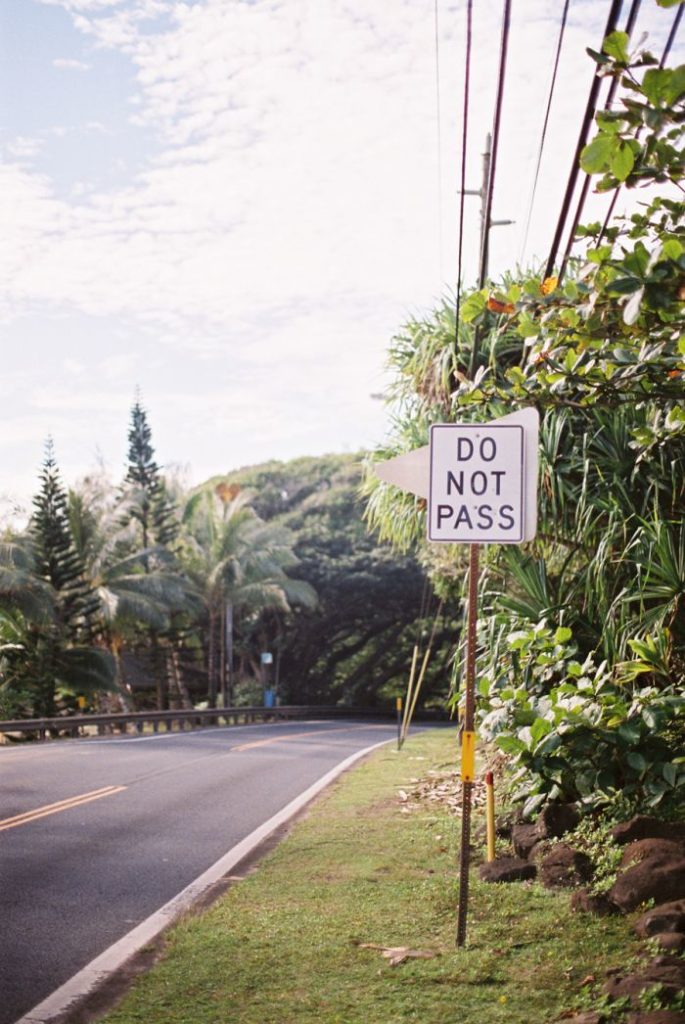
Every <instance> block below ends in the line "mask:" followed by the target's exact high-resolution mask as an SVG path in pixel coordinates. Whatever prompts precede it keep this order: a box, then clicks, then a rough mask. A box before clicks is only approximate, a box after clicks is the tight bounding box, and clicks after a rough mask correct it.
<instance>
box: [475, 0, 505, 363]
mask: <svg viewBox="0 0 685 1024" xmlns="http://www.w3.org/2000/svg"><path fill="white" fill-rule="evenodd" d="M510 21H511V0H504V9H503V13H502V34H501V38H500V51H499V71H498V75H497V93H496V96H495V115H494V118H493V122H492V148H491V153H490V164H489V170H488V181H487V187H486V189H485V202H484V204H483V231H482V233H481V251H480V267H479V272H478V287H479V288H483V287H485V281H486V279H487V274H488V254H489V239H490V224H491V221H492V197H493V195H494V191H495V173H496V170H497V150H498V147H499V132H500V123H501V120H502V102H503V99H504V79H505V76H506V70H507V51H508V47H509V27H510ZM479 341H480V338H479V331H478V329H476V330H475V331H474V332H473V344H472V345H471V359H470V362H469V377H471V379H473V377H474V374H475V372H476V362H477V358H478V345H479Z"/></svg>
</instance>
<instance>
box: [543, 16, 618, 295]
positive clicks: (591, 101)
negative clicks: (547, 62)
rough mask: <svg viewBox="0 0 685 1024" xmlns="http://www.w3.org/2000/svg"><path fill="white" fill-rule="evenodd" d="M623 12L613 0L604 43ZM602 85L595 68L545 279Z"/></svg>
mask: <svg viewBox="0 0 685 1024" xmlns="http://www.w3.org/2000/svg"><path fill="white" fill-rule="evenodd" d="M620 10H621V0H612V3H611V7H610V8H609V15H608V17H607V22H606V27H605V29H604V34H603V35H602V42H604V40H605V39H606V37H607V36H608V35H610V34H611V33H612V32H613V31H614V30H615V28H616V22H617V21H618V16H619V13H620ZM601 84H602V79H601V77H600V74H599V67H597V68H595V74H594V77H593V79H592V85H591V87H590V94H589V96H588V99H587V104H586V106H585V113H584V115H583V120H582V123H581V128H580V134H579V135H578V142H577V143H576V149H575V153H574V156H573V163H572V164H571V173H570V174H569V177H568V182H567V184H566V191H565V193H564V198H563V200H562V204H561V212H560V214H559V219H558V221H557V226H556V230H555V232H554V238H553V240H552V247H551V249H550V253H549V257H548V259H547V266H546V267H545V277H546V278H547V277H551V275H552V271H553V270H554V264H555V262H556V258H557V253H558V251H559V245H560V244H561V236H562V234H563V231H564V225H565V224H566V219H567V217H568V211H569V207H570V205H571V200H572V198H573V193H574V191H575V187H576V182H577V180H578V174H579V171H580V154H581V153H582V151H583V149H584V148H585V145H586V142H587V136H588V132H589V131H590V125H591V124H592V119H593V117H594V114H595V108H596V105H597V97H598V95H599V89H600V86H601Z"/></svg>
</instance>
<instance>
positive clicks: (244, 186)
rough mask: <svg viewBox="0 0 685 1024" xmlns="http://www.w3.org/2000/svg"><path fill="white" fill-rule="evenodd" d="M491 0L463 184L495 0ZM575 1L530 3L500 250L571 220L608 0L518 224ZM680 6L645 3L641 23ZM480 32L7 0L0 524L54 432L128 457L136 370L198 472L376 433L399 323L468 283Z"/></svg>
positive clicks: (200, 5)
mask: <svg viewBox="0 0 685 1024" xmlns="http://www.w3.org/2000/svg"><path fill="white" fill-rule="evenodd" d="M474 7H475V13H474V67H473V79H472V83H471V108H470V115H469V116H470V133H469V146H468V151H467V158H468V182H467V184H468V187H470V188H478V187H479V186H480V175H481V153H482V150H483V144H484V139H485V135H486V133H487V132H488V131H489V130H490V127H491V123H492V116H493V103H494V91H495V83H496V75H497V60H498V51H499V36H500V21H501V10H502V5H501V0H476V2H475V4H474ZM561 7H562V4H561V0H513V7H512V22H511V39H510V48H509V62H508V69H507V80H506V89H505V102H504V108H503V120H502V132H501V141H500V152H499V157H498V171H497V179H496V187H495V200H494V210H493V215H494V217H495V218H498V219H500V218H501V219H505V218H506V219H511V220H514V221H515V223H514V224H513V225H511V226H508V227H498V228H496V229H493V231H492V236H491V270H492V272H493V273H494V274H496V273H498V272H501V271H504V270H506V269H513V268H514V267H515V266H516V264H517V262H519V261H522V262H523V264H525V265H530V264H531V263H532V262H534V261H536V260H542V259H544V258H545V257H546V254H547V251H548V250H549V246H550V242H551V238H552V235H553V232H554V227H555V225H556V219H557V214H558V210H559V207H560V203H561V196H562V193H563V189H564V187H565V183H566V179H567V177H568V172H569V169H570V165H571V159H572V154H573V150H574V148H575V145H576V141H577V136H578V129H579V126H580V120H581V116H582V112H583V109H584V106H585V102H586V98H587V93H588V89H589V86H590V81H591V78H592V74H593V70H594V65H593V64H592V62H591V60H590V59H589V58H588V56H587V54H586V53H585V47H586V46H592V47H594V48H597V49H598V48H599V46H600V44H601V36H602V29H603V25H604V23H605V21H606V14H607V9H608V0H605V2H600V0H571V5H570V14H569V24H568V28H567V33H566V38H565V44H564V50H563V53H562V61H561V66H560V71H559V81H558V87H557V90H556V93H555V99H554V105H553V108H552V118H551V127H550V130H549V135H548V144H547V146H546V150H545V153H544V156H543V164H542V170H541V175H540V182H539V185H538V189H537V191H536V199H535V204H534V207H533V214H532V221H531V226H530V230H529V232H528V237H527V241H526V242H525V245H524V236H525V225H526V221H527V215H528V205H529V201H530V195H531V187H532V180H533V174H534V168H535V161H536V158H537V152H538V146H539V139H540V131H541V127H542V119H543V116H544V107H545V103H546V98H547V90H548V87H549V81H550V76H551V69H552V62H553V55H554V47H555V45H556V38H557V32H558V23H559V18H560V13H561ZM624 7H627V3H626V4H624ZM672 18H673V12H672V11H665V10H662V9H661V8H659V7H657V5H656V3H655V0H645V2H644V3H643V11H642V13H641V15H640V19H639V21H638V25H637V27H636V30H635V35H634V37H633V38H634V39H637V38H638V37H640V36H642V35H643V33H645V32H646V33H648V41H647V45H648V47H649V48H650V49H653V50H654V52H657V53H660V52H661V49H662V48H663V43H664V40H665V38H666V35H667V33H668V30H669V28H670V24H671V22H672ZM464 38H465V0H437V2H436V0H2V4H1V5H0V347H1V352H2V363H1V365H2V374H1V375H0V398H1V400H2V406H1V408H2V414H1V416H2V430H1V431H0V521H2V519H3V517H5V518H6V517H7V516H9V515H10V514H12V511H13V510H14V509H15V508H17V507H18V508H20V509H21V508H22V507H24V508H25V507H26V505H27V502H28V500H29V497H30V495H31V494H32V493H33V492H34V491H35V489H36V480H37V474H38V471H39V468H40V463H41V461H42V457H43V447H44V442H45V439H46V437H47V436H48V435H51V436H52V437H53V439H54V443H55V448H56V455H57V461H58V464H59V466H60V469H61V471H62V475H63V478H64V479H65V481H66V482H67V483H68V484H69V485H73V484H75V483H76V482H77V481H78V480H79V478H81V477H83V476H84V475H85V474H87V473H89V472H92V471H93V470H94V469H96V468H97V467H101V466H104V467H105V468H106V470H107V471H108V472H109V474H110V475H111V477H112V479H114V480H117V479H120V478H121V476H122V474H123V470H124V463H125V457H126V434H127V429H128V422H129V416H130V409H131V406H132V404H133V401H134V399H135V395H136V391H137V389H139V391H140V395H141V398H142V402H143V404H144V406H145V407H146V409H147V411H148V415H149V421H150V424H151V427H152V431H153V440H154V445H155V448H156V454H157V459H158V461H159V462H160V463H161V464H163V465H164V466H165V467H167V468H169V469H173V470H174V471H176V472H180V473H181V474H182V476H183V478H184V479H185V480H187V481H188V482H189V483H197V482H200V481H202V480H203V479H205V478H207V477H208V476H210V475H214V474H218V473H222V472H227V471H229V470H231V469H234V468H237V467H240V466H245V465H250V464H254V463H258V462H262V461H266V460H268V459H272V458H273V459H289V458H293V457H296V456H300V455H318V454H323V453H325V452H345V451H357V450H359V449H361V448H365V447H371V446H374V445H375V444H378V443H381V442H382V440H383V437H384V436H385V434H386V431H387V427H388V421H387V417H388V412H387V409H386V408H385V407H384V405H383V403H382V402H380V401H378V400H377V399H376V398H374V397H373V396H374V395H377V394H378V393H379V392H380V391H382V389H383V386H384V381H385V372H386V371H385V361H386V352H387V348H388V344H389V342H390V339H391V338H392V336H393V334H394V333H395V332H396V331H398V329H399V328H400V327H401V325H402V323H403V322H404V321H405V320H406V319H408V318H409V317H410V316H413V315H417V314H422V313H424V312H426V311H427V310H430V309H431V308H432V307H433V306H434V305H436V304H437V303H438V302H439V301H440V299H441V297H442V296H443V295H445V294H447V293H448V292H450V291H451V290H453V289H454V286H455V280H456V233H457V222H458V221H457V207H458V203H457V199H458V197H457V189H458V180H459V166H460V146H461V135H462V113H461V110H462V91H463V73H464ZM676 56H678V51H677V50H676ZM478 215H479V204H478V199H477V198H475V197H468V198H467V199H466V219H465V263H464V270H465V280H466V281H467V283H473V281H474V279H475V272H476V260H477V250H478V230H479V227H478Z"/></svg>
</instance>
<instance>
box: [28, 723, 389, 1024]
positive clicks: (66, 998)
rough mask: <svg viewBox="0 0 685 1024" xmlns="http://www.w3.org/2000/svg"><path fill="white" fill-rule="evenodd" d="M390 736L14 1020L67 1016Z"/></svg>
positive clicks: (348, 761)
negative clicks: (315, 798)
mask: <svg viewBox="0 0 685 1024" xmlns="http://www.w3.org/2000/svg"><path fill="white" fill-rule="evenodd" d="M391 742H393V741H392V740H383V741H381V742H380V743H374V744H372V745H371V746H370V747H364V749H363V750H358V751H356V753H354V754H351V755H350V756H349V757H347V758H345V760H344V761H341V762H340V764H338V765H336V766H335V768H331V770H330V771H328V772H326V774H325V775H323V776H322V777H321V778H320V779H319V780H318V781H317V782H315V783H314V784H313V785H311V786H310V787H309V788H308V789H306V790H305V791H304V792H303V793H300V795H299V796H297V797H295V799H294V800H291V801H290V803H289V804H286V806H285V807H284V808H283V809H282V810H280V811H278V813H277V814H274V815H273V817H272V818H269V820H268V821H265V822H264V824H263V825H260V826H259V828H256V829H255V830H254V832H251V833H250V835H249V836H246V837H245V839H243V840H241V842H239V843H238V844H237V845H236V846H234V847H233V848H232V849H231V850H229V851H228V853H225V854H224V856H223V857H220V858H219V860H217V861H216V862H215V863H214V864H212V866H211V867H210V868H208V869H207V870H206V871H205V872H203V873H202V874H201V875H200V876H199V877H198V878H196V879H195V881H194V882H191V883H190V885H188V886H186V888H185V889H183V890H182V891H181V892H180V893H179V894H178V895H177V896H174V898H173V899H171V900H169V902H168V903H165V904H164V906H163V907H160V909H159V910H157V911H155V913H154V914H151V915H150V917H148V918H147V919H146V920H145V921H141V923H140V924H139V925H137V926H136V927H135V928H133V930H132V931H130V932H128V934H126V935H124V936H123V938H121V939H119V940H118V942H115V943H114V944H113V945H112V946H110V947H109V948H108V949H106V950H105V951H104V953H100V955H99V956H97V957H95V959H94V960H91V961H90V963H89V964H86V966H85V967H84V968H82V970H80V971H78V973H77V974H74V975H73V976H72V977H71V978H69V980H68V981H66V982H65V983H64V984H63V985H61V986H60V987H59V988H58V989H55V991H54V992H52V993H51V994H50V995H49V996H48V997H47V998H46V999H44V1000H43V1001H42V1002H41V1003H38V1005H37V1006H34V1008H33V1009H32V1010H30V1011H29V1012H28V1013H26V1014H24V1016H23V1017H20V1018H19V1020H17V1021H15V1024H51V1022H54V1021H57V1020H59V1018H61V1017H63V1016H64V1014H65V1013H66V1012H67V1011H68V1010H70V1009H75V1008H76V1006H77V1005H78V1004H79V1003H81V1001H82V1000H84V999H85V998H86V997H87V996H89V995H91V994H92V993H93V992H94V991H95V990H96V989H97V988H98V987H99V986H100V985H102V984H103V983H104V982H105V981H107V979H108V978H110V977H111V976H112V975H113V974H114V973H115V972H116V971H118V970H119V969H120V968H121V967H123V966H124V964H125V963H126V962H127V961H128V960H130V959H131V957H133V956H135V954H136V953H138V952H140V950H141V949H143V947H144V946H146V945H148V944H149V943H150V942H152V941H153V939H156V938H157V936H158V935H161V933H162V932H163V931H164V930H165V929H166V928H168V927H169V926H170V925H171V924H173V922H174V921H175V920H177V918H179V917H180V916H181V914H183V913H184V911H186V910H188V909H189V908H190V907H192V906H193V905H194V904H195V903H196V902H197V901H198V900H199V899H200V897H201V896H203V894H204V893H206V892H207V890H208V889H209V888H210V887H211V886H212V885H214V884H215V883H216V882H218V881H219V880H220V879H222V878H224V877H225V876H226V875H228V874H230V872H231V871H232V870H233V869H234V868H235V867H236V865H237V864H239V863H240V861H242V860H244V859H245V857H247V856H248V855H249V854H251V853H253V852H254V851H255V850H256V849H257V848H258V847H259V846H260V844H261V843H263V842H264V840H265V839H268V838H269V836H270V835H272V834H273V833H274V832H275V831H276V829H278V828H280V827H281V826H282V825H285V824H286V823H287V822H288V821H290V819H291V818H293V817H294V816H295V815H296V814H298V812H299V811H301V810H302V809H303V808H304V807H306V806H307V804H308V803H310V802H311V801H312V800H313V799H314V797H316V796H318V794H319V793H320V792H321V791H322V790H324V789H325V788H326V787H327V786H329V785H330V784H331V782H334V781H335V779H337V778H338V776H340V775H342V774H343V772H345V771H346V770H347V769H348V768H350V767H351V766H352V765H353V764H354V763H355V762H356V761H359V760H361V758H362V757H365V756H366V755H367V754H370V753H371V752H372V751H373V750H377V749H378V748H379V747H384V746H386V745H387V744H388V743H391Z"/></svg>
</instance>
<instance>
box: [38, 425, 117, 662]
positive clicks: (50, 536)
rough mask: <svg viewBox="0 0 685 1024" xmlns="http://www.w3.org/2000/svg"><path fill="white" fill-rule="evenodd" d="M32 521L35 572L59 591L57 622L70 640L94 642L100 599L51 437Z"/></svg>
mask: <svg viewBox="0 0 685 1024" xmlns="http://www.w3.org/2000/svg"><path fill="white" fill-rule="evenodd" d="M33 509H34V511H33V515H32V516H31V521H30V524H29V534H30V536H31V541H32V546H33V551H34V559H35V573H36V575H37V576H39V577H40V578H41V579H43V580H45V581H46V582H47V583H49V584H50V586H51V587H52V588H53V590H54V592H55V594H56V610H57V618H58V625H59V628H60V630H61V631H63V633H64V636H65V638H66V639H67V640H68V641H69V642H70V643H79V642H82V641H91V640H92V639H93V638H94V636H95V635H96V633H97V631H98V617H99V612H100V602H99V599H98V596H97V593H96V592H95V590H94V589H93V587H92V586H91V585H90V583H89V582H88V580H87V578H86V571H85V566H84V564H83V561H82V559H81V557H80V555H79V554H78V552H77V550H76V546H75V544H74V539H73V537H72V534H71V529H70V526H69V507H68V500H67V494H66V491H65V490H64V487H63V486H62V483H61V481H60V478H59V470H58V469H57V464H56V462H55V452H54V445H53V442H52V438H48V441H47V443H46V448H45V459H44V461H43V468H42V470H41V474H40V490H39V491H38V493H37V494H36V496H35V497H34V499H33Z"/></svg>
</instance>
